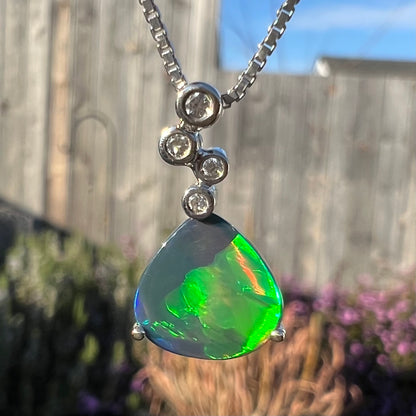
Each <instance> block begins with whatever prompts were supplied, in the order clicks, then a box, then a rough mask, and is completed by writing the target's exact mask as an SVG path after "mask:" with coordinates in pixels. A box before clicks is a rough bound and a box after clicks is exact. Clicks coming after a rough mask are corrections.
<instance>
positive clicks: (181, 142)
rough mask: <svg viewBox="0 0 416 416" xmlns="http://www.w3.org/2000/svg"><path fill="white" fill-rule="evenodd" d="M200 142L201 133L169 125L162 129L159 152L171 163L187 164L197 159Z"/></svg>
mask: <svg viewBox="0 0 416 416" xmlns="http://www.w3.org/2000/svg"><path fill="white" fill-rule="evenodd" d="M200 144H201V137H200V135H199V133H191V132H189V131H186V130H184V129H181V128H178V127H169V128H166V129H164V130H163V131H162V135H161V137H160V140H159V153H160V156H161V157H162V159H163V160H164V161H165V162H167V163H169V164H171V165H186V164H189V163H191V162H192V161H194V160H195V157H196V154H197V150H198V148H199V146H200Z"/></svg>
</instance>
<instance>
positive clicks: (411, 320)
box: [409, 313, 416, 328]
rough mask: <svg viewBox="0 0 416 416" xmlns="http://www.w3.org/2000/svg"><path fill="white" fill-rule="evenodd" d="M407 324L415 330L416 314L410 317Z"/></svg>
mask: <svg viewBox="0 0 416 416" xmlns="http://www.w3.org/2000/svg"><path fill="white" fill-rule="evenodd" d="M409 322H410V324H411V325H412V326H413V328H416V313H414V314H413V315H411V317H410V318H409Z"/></svg>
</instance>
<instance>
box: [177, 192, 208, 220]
mask: <svg viewBox="0 0 416 416" xmlns="http://www.w3.org/2000/svg"><path fill="white" fill-rule="evenodd" d="M214 206H215V198H214V191H213V190H211V188H210V187H209V186H208V185H205V184H199V185H193V186H191V187H190V188H188V189H187V190H186V192H185V195H184V196H183V198H182V207H183V209H184V210H185V213H186V215H188V217H191V218H195V219H197V220H203V219H204V218H207V217H209V216H210V215H211V214H212V212H213V211H214Z"/></svg>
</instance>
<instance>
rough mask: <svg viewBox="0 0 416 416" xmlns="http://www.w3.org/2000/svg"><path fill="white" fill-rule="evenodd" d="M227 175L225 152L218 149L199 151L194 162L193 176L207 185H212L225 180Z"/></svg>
mask: <svg viewBox="0 0 416 416" xmlns="http://www.w3.org/2000/svg"><path fill="white" fill-rule="evenodd" d="M227 174H228V159H227V155H226V153H225V151H224V150H223V149H221V148H219V147H214V148H212V149H206V150H204V149H200V150H199V151H198V158H197V160H196V162H195V176H196V177H197V178H198V179H200V180H201V181H203V182H204V183H206V184H208V185H214V184H216V183H218V182H221V181H223V180H224V179H225V177H226V176H227Z"/></svg>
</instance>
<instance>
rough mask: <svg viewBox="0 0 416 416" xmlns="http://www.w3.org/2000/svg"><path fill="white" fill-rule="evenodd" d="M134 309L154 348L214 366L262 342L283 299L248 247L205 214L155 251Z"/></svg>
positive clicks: (276, 318) (234, 232)
mask: <svg viewBox="0 0 416 416" xmlns="http://www.w3.org/2000/svg"><path fill="white" fill-rule="evenodd" d="M134 309H135V315H136V320H137V322H138V323H139V324H140V325H141V327H142V328H143V330H144V332H145V333H146V336H147V338H148V339H149V340H150V341H152V342H154V343H155V344H156V345H158V346H159V347H162V348H164V349H166V350H168V351H171V352H174V353H177V354H181V355H186V356H189V357H195V358H207V359H215V360H220V359H227V358H233V357H239V356H241V355H244V354H247V353H249V352H252V351H254V350H255V349H257V348H258V347H259V346H260V345H262V344H263V343H264V342H265V341H267V340H268V339H269V337H270V335H271V333H272V331H273V330H274V329H276V328H277V326H278V324H279V322H280V319H281V316H282V310H283V299H282V295H281V293H280V290H279V288H278V286H277V285H276V283H275V281H274V279H273V276H272V274H271V272H270V270H269V268H268V267H267V265H266V264H265V262H264V261H263V259H262V258H261V257H260V256H259V254H258V253H257V251H256V250H255V249H254V247H253V246H252V245H251V244H250V243H249V242H248V241H247V239H246V238H245V237H244V236H243V235H241V234H240V233H239V232H238V231H237V230H236V229H235V228H234V227H233V226H232V225H230V224H229V223H228V222H226V221H224V220H223V219H222V218H220V217H218V216H216V215H214V214H212V215H211V216H210V217H208V218H207V219H205V220H203V221H198V220H195V219H188V220H187V221H185V222H184V223H183V224H182V225H181V226H180V227H179V228H178V229H177V230H176V231H174V233H173V234H172V235H171V236H170V237H169V238H168V240H167V241H166V243H165V244H163V246H162V248H161V249H160V250H159V252H158V253H157V254H156V256H155V257H154V258H153V260H152V261H151V263H150V264H149V265H148V266H147V268H146V270H145V271H144V273H143V275H142V277H141V280H140V286H139V288H138V290H137V293H136V298H135V303H134Z"/></svg>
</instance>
